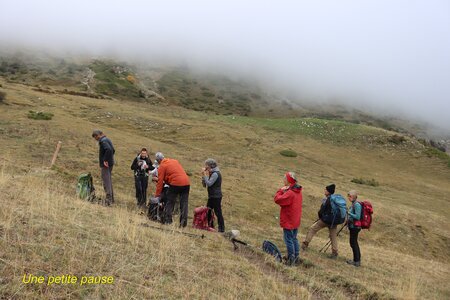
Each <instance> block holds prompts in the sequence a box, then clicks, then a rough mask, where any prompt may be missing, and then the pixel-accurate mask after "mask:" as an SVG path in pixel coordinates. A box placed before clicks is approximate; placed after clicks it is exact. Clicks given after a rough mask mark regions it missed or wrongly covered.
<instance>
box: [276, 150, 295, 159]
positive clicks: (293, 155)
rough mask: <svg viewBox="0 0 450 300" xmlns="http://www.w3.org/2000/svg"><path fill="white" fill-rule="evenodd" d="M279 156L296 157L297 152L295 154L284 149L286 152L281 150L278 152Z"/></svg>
mask: <svg viewBox="0 0 450 300" xmlns="http://www.w3.org/2000/svg"><path fill="white" fill-rule="evenodd" d="M280 154H281V155H283V156H286V157H297V155H298V154H297V152H295V151H294V150H290V149H286V150H282V151H280Z"/></svg>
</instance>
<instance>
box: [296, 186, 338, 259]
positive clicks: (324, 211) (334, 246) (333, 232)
mask: <svg viewBox="0 0 450 300" xmlns="http://www.w3.org/2000/svg"><path fill="white" fill-rule="evenodd" d="M335 189H336V185H334V184H331V185H328V186H326V187H325V192H324V193H325V198H324V199H322V205H321V206H320V210H319V212H318V215H319V219H318V220H317V221H316V222H315V223H314V224H313V225H312V226H311V227H310V228H309V230H308V233H307V234H306V238H305V240H304V241H303V243H302V249H303V250H306V248H308V245H309V243H310V242H311V240H312V238H313V237H314V235H315V234H316V233H317V232H318V231H319V230H321V229H323V228H325V227H327V228H328V230H329V232H330V240H331V251H332V253H331V258H336V257H337V256H338V243H337V225H335V224H333V221H332V220H330V216H332V215H333V213H332V209H331V195H333V194H334V191H335ZM331 219H332V217H331Z"/></svg>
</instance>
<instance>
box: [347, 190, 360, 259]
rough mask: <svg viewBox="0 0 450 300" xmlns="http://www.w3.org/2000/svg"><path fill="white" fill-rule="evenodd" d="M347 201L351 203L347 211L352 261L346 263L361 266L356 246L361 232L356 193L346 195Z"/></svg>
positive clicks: (357, 246) (351, 192) (353, 191)
mask: <svg viewBox="0 0 450 300" xmlns="http://www.w3.org/2000/svg"><path fill="white" fill-rule="evenodd" d="M347 197H348V200H349V201H350V203H351V206H350V209H349V211H348V221H347V225H348V230H349V231H350V247H352V251H353V260H347V263H348V264H350V265H353V266H355V267H359V266H360V265H361V252H360V251H359V245H358V233H359V232H360V231H361V221H360V220H361V210H362V207H361V204H359V202H358V201H356V199H358V193H357V192H356V191H355V190H351V191H350V192H348V194H347Z"/></svg>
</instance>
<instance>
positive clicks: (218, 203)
mask: <svg viewBox="0 0 450 300" xmlns="http://www.w3.org/2000/svg"><path fill="white" fill-rule="evenodd" d="M206 206H208V207H209V208H211V209H212V210H214V213H215V214H216V216H217V223H218V224H219V232H224V231H225V222H224V220H223V215H222V197H220V198H208V204H206ZM208 223H210V224H211V213H208Z"/></svg>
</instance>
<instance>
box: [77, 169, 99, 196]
mask: <svg viewBox="0 0 450 300" xmlns="http://www.w3.org/2000/svg"><path fill="white" fill-rule="evenodd" d="M77 196H78V198H80V199H83V200H87V201H94V200H95V188H94V182H93V180H92V176H91V173H87V174H81V175H80V176H78V182H77Z"/></svg>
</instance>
